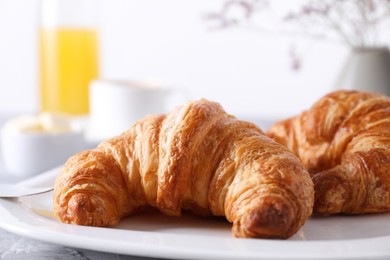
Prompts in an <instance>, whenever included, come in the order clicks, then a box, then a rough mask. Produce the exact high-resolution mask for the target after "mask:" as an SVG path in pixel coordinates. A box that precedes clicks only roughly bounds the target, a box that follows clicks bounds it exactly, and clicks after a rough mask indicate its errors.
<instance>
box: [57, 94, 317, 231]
mask: <svg viewBox="0 0 390 260" xmlns="http://www.w3.org/2000/svg"><path fill="white" fill-rule="evenodd" d="M313 200H314V189H313V183H312V181H311V179H310V175H309V173H308V172H307V171H306V169H305V168H304V166H303V164H302V163H301V162H300V161H299V159H298V158H297V157H296V156H295V155H294V154H293V153H291V152H290V151H289V150H288V149H287V148H285V147H284V146H282V145H280V144H278V143H276V142H274V141H272V140H271V139H270V138H268V137H267V136H265V134H264V133H263V132H262V131H261V130H260V129H259V128H258V127H256V126H255V125H254V124H251V123H248V122H244V121H239V120H237V119H235V118H234V117H233V116H230V115H228V114H226V113H225V111H224V110H223V109H222V107H221V106H220V105H219V104H217V103H213V102H210V101H207V100H200V101H195V102H191V103H189V104H187V105H185V106H183V107H181V108H178V109H176V110H174V111H173V112H171V113H169V114H167V115H160V116H148V117H146V118H145V119H143V120H140V121H139V122H137V123H136V124H134V125H133V126H132V127H131V128H130V129H129V130H128V131H126V132H125V133H123V134H122V135H120V136H118V137H115V138H113V139H110V140H107V141H105V142H103V143H101V144H100V145H99V146H98V147H97V148H96V149H94V150H89V151H85V152H81V153H79V154H76V155H74V156H73V157H71V158H70V159H69V160H68V161H67V163H66V164H65V166H64V167H63V169H62V172H61V174H60V175H59V177H58V178H57V180H56V183H55V190H54V212H55V214H56V215H57V216H58V217H59V218H60V219H61V220H62V221H63V222H65V223H73V224H80V225H92V226H109V225H115V224H117V223H118V221H119V220H120V219H121V218H123V217H125V216H128V215H131V214H133V213H136V212H139V211H141V210H143V209H145V208H149V207H155V208H157V209H158V210H160V211H161V212H162V213H164V214H166V215H171V216H180V213H181V209H184V210H188V211H191V212H193V213H195V214H198V215H202V216H208V215H213V216H225V217H226V218H227V220H229V221H230V222H233V234H234V235H235V236H237V237H270V238H288V237H290V236H291V235H293V234H294V233H296V232H297V231H298V229H299V228H300V227H301V226H302V225H303V224H304V222H305V221H306V219H307V218H308V217H309V216H310V215H311V211H312V206H313Z"/></svg>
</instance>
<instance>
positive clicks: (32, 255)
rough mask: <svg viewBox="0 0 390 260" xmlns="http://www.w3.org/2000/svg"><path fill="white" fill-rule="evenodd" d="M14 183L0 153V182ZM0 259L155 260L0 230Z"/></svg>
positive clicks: (264, 124) (265, 123) (266, 123)
mask: <svg viewBox="0 0 390 260" xmlns="http://www.w3.org/2000/svg"><path fill="white" fill-rule="evenodd" d="M5 118H6V117H5V116H4V115H0V128H1V127H2V126H3V124H4V122H5ZM258 125H260V126H262V127H264V126H268V125H269V123H268V122H264V123H263V125H261V124H258ZM4 181H6V182H16V181H18V180H17V179H15V177H13V176H12V175H10V174H8V173H7V171H6V170H5V169H4V165H3V162H2V159H1V153H0V182H4ZM0 259H23V260H24V259H31V260H36V259H39V260H42V259H50V260H51V259H76V260H77V259H83V260H86V259H108V260H109V259H116V260H118V259H129V260H133V259H134V260H141V259H145V260H146V259H156V258H144V257H138V256H128V255H118V254H109V253H103V252H97V251H91V250H83V249H77V248H70V247H65V246H61V245H55V244H50V243H46V242H42V241H39V240H34V239H30V238H26V237H22V236H19V235H15V234H13V233H10V232H7V231H6V230H4V229H1V228H0Z"/></svg>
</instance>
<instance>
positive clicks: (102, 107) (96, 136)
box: [86, 80, 188, 143]
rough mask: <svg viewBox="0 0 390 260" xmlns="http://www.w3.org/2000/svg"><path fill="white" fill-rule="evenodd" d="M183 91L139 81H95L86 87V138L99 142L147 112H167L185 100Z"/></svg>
mask: <svg viewBox="0 0 390 260" xmlns="http://www.w3.org/2000/svg"><path fill="white" fill-rule="evenodd" d="M183 93H184V92H183V91H181V90H177V89H169V88H161V87H156V86H152V85H146V84H145V83H141V82H125V81H108V80H95V81H93V82H91V84H90V89H89V106H90V107H89V111H90V119H89V124H88V128H87V131H86V139H87V140H88V141H89V142H92V143H99V142H101V141H103V140H105V139H107V138H111V137H113V136H116V135H119V134H121V133H122V132H124V131H125V130H127V129H129V128H130V127H131V125H132V124H134V123H135V122H137V121H138V120H140V119H142V118H144V117H145V116H147V115H150V114H162V113H167V112H168V111H169V110H170V109H172V108H173V107H174V106H177V105H179V104H180V103H182V102H184V101H187V100H188V97H187V95H185V94H183ZM179 100H180V102H179Z"/></svg>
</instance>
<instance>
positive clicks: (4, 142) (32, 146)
mask: <svg viewBox="0 0 390 260" xmlns="http://www.w3.org/2000/svg"><path fill="white" fill-rule="evenodd" d="M85 147H86V144H85V141H84V136H83V133H82V132H66V133H29V132H20V131H14V130H10V129H7V128H3V129H2V130H1V151H2V156H3V160H4V165H5V168H6V170H7V172H9V173H10V174H12V175H14V176H17V177H20V178H22V177H23V178H25V177H30V176H32V175H35V174H37V173H41V172H43V171H46V170H49V169H51V168H53V167H56V166H59V165H61V164H63V163H65V161H66V160H67V159H68V158H69V157H70V156H71V155H73V154H75V153H76V152H79V151H81V150H83V149H84V148H85Z"/></svg>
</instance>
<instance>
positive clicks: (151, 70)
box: [0, 0, 348, 118]
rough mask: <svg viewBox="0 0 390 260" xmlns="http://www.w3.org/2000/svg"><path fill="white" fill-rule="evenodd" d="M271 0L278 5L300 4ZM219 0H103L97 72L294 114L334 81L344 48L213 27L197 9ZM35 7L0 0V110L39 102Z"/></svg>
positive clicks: (244, 108) (31, 1) (235, 106)
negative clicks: (292, 55)
mask: <svg viewBox="0 0 390 260" xmlns="http://www.w3.org/2000/svg"><path fill="white" fill-rule="evenodd" d="M274 1H275V3H278V2H279V5H281V6H282V5H283V6H284V8H287V7H288V6H289V5H291V7H292V8H294V6H295V5H296V4H297V1H281V0H279V1H276V0H274ZM222 2H223V1H221V0H213V1H210V0H198V1H191V0H142V1H141V0H138V1H137V0H101V1H99V3H100V4H101V7H102V9H101V10H102V13H101V20H100V22H101V77H102V78H106V79H135V80H154V81H159V82H164V83H165V84H167V85H171V86H175V87H178V88H187V89H189V91H190V92H191V93H192V95H193V97H194V98H200V97H205V98H209V99H212V100H216V101H219V102H221V103H222V105H223V106H224V107H225V108H226V110H228V111H229V112H230V113H234V114H238V115H248V116H256V117H266V118H272V117H283V116H287V115H291V114H295V113H298V112H299V111H301V110H302V109H305V108H307V107H308V106H309V105H310V104H311V103H312V102H313V101H314V100H315V99H317V98H318V97H320V96H321V95H323V94H324V93H326V92H328V91H330V90H331V89H332V84H333V82H334V80H335V77H336V75H337V72H338V71H339V69H340V67H341V65H342V62H343V60H344V59H345V57H346V55H347V53H348V51H347V50H346V49H345V48H343V47H342V46H340V45H336V44H330V43H326V42H317V43H314V42H309V41H303V40H299V39H297V38H295V39H292V38H290V37H287V36H285V35H281V34H274V35H269V34H262V33H254V32H251V31H249V30H245V29H234V28H232V29H228V30H219V31H213V30H210V29H209V28H208V27H209V26H208V24H207V22H206V21H204V20H203V19H202V17H203V16H204V14H206V13H207V12H209V11H212V10H218V8H219V7H220V6H221V3H222ZM287 3H288V6H287V7H286V5H287ZM37 6H38V0H0V113H6V112H13V113H21V112H24V111H37V110H38V109H39V108H38V77H37V66H36V65H37V52H36V50H37V45H36V41H37V38H36V28H37V21H38V12H37V10H38V8H37ZM292 43H297V44H299V46H301V50H304V57H305V59H304V66H303V68H302V69H301V70H300V71H298V72H296V71H293V70H291V68H290V66H289V58H288V51H289V48H290V46H291V44H292ZM302 46H303V47H302ZM302 48H303V49H302Z"/></svg>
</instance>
